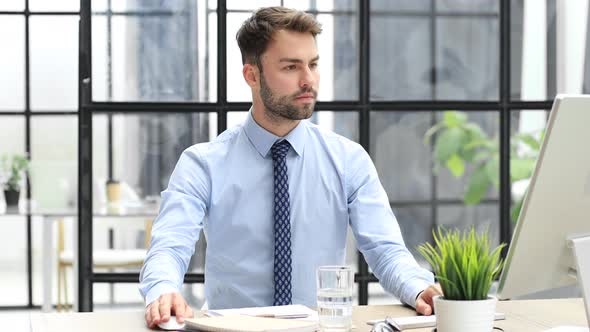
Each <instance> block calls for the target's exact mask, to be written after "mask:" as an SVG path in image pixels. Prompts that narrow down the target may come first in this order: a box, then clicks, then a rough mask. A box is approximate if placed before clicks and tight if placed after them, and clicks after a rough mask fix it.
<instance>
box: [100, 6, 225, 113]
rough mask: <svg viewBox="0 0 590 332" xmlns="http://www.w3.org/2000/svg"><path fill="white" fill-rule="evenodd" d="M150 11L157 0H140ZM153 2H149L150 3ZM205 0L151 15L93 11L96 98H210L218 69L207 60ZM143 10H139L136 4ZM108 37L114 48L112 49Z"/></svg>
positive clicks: (133, 99)
mask: <svg viewBox="0 0 590 332" xmlns="http://www.w3.org/2000/svg"><path fill="white" fill-rule="evenodd" d="M158 3H159V2H158ZM137 4H138V7H141V8H142V9H145V10H151V9H150V8H152V7H153V6H155V5H154V2H146V3H145V4H144V2H138V3H137ZM150 4H151V5H150ZM204 6H205V3H204V2H202V1H199V2H192V1H185V2H172V3H166V5H165V6H160V8H159V11H158V12H157V13H154V14H150V15H143V16H138V15H137V14H134V13H131V14H129V15H115V16H114V17H113V18H112V23H111V24H112V26H111V27H112V28H111V30H110V31H111V32H110V33H109V28H108V24H109V23H108V22H109V20H108V17H107V16H106V15H103V14H100V13H97V14H95V15H94V16H93V24H92V25H93V26H92V43H93V48H92V51H93V76H94V79H93V99H94V100H96V101H159V102H161V101H212V100H214V99H212V98H211V97H210V96H211V92H210V89H211V88H212V87H214V86H216V82H215V81H216V76H215V75H216V71H215V70H211V68H214V67H210V66H213V65H215V62H213V63H208V61H210V59H209V56H210V54H209V50H208V45H207V44H206V41H207V38H206V36H207V34H209V33H210V31H209V30H210V29H211V28H214V27H215V25H213V24H211V23H210V22H207V21H206V18H207V16H206V14H205V7H204ZM138 10H139V9H138ZM109 42H110V45H111V49H109V46H108V45H109Z"/></svg>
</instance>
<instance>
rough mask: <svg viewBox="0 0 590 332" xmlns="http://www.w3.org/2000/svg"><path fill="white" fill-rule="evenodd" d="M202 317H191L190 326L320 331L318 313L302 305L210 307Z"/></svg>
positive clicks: (243, 331) (236, 331) (233, 331)
mask: <svg viewBox="0 0 590 332" xmlns="http://www.w3.org/2000/svg"><path fill="white" fill-rule="evenodd" d="M205 316H207V317H202V318H187V319H186V320H185V323H186V328H187V329H189V330H193V329H194V330H198V331H228V332H271V331H272V332H290V331H301V332H305V331H310V332H311V331H316V330H317V329H318V315H317V312H315V311H314V310H311V309H309V308H308V307H306V306H302V305H286V306H278V307H256V308H240V309H223V310H208V311H206V312H205Z"/></svg>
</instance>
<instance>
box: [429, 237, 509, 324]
mask: <svg viewBox="0 0 590 332" xmlns="http://www.w3.org/2000/svg"><path fill="white" fill-rule="evenodd" d="M432 233H433V236H434V242H435V245H436V247H434V246H432V245H431V244H430V243H425V244H423V245H421V246H419V247H418V251H419V252H420V254H421V255H422V256H424V258H426V260H427V261H428V263H430V265H431V266H432V268H433V270H434V274H435V276H436V279H437V280H438V282H439V283H440V286H441V289H442V292H443V295H442V296H436V297H435V298H434V312H435V314H436V331H437V332H458V331H469V332H479V331H482V332H483V331H485V332H489V331H492V329H493V324H494V314H495V311H496V302H497V299H496V298H495V297H491V296H489V295H488V292H489V291H490V288H491V286H492V282H493V281H494V280H495V279H496V277H497V276H498V274H499V273H500V271H501V269H502V263H503V262H502V259H501V258H500V252H501V250H502V248H503V247H504V246H505V244H501V245H499V246H498V247H496V248H495V249H493V250H492V249H491V248H490V241H489V239H488V232H487V230H486V231H484V232H482V233H481V234H477V233H476V231H475V228H474V227H471V229H470V230H468V231H464V232H460V231H459V230H446V231H445V230H443V229H441V228H439V229H438V232H435V231H433V232H432Z"/></svg>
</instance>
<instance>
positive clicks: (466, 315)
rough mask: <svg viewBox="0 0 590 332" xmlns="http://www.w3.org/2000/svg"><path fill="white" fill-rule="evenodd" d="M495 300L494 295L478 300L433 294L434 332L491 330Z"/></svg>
mask: <svg viewBox="0 0 590 332" xmlns="http://www.w3.org/2000/svg"><path fill="white" fill-rule="evenodd" d="M497 301H498V300H497V299H496V298H494V297H488V299H487V300H479V301H453V300H445V299H444V298H443V297H442V296H435V297H434V313H435V314H436V332H490V331H492V329H493V327H494V314H495V312H496V302H497Z"/></svg>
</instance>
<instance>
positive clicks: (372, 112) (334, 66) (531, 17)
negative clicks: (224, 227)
mask: <svg viewBox="0 0 590 332" xmlns="http://www.w3.org/2000/svg"><path fill="white" fill-rule="evenodd" d="M268 5H285V6H290V7H295V8H298V9H301V10H306V11H308V12H309V13H312V14H313V15H316V17H317V18H318V20H319V21H320V22H321V23H322V24H324V32H323V33H322V34H321V35H320V37H319V38H318V47H319V50H320V53H321V55H322V73H321V74H322V86H321V89H320V91H321V92H320V96H319V100H320V101H319V103H318V105H317V108H316V113H315V114H314V117H313V118H312V121H314V122H316V123H319V124H320V125H323V126H326V127H327V128H330V129H332V130H334V131H336V132H337V133H340V134H342V135H344V136H346V137H349V138H351V139H353V140H355V141H358V142H359V143H360V144H361V145H363V147H364V148H365V149H366V150H367V151H368V152H369V154H370V155H371V157H372V158H373V161H374V162H375V165H376V166H377V169H378V172H379V174H380V177H381V181H382V183H383V185H384V187H385V188H386V191H387V193H388V195H389V198H390V201H391V206H392V209H393V210H394V213H395V214H396V216H397V218H398V221H399V223H400V226H401V229H402V232H403V234H404V237H405V238H406V241H407V243H408V246H409V247H410V249H411V250H413V249H414V247H415V245H416V244H418V243H420V242H423V241H427V240H429V237H430V229H431V228H432V226H435V225H441V224H452V225H456V226H466V225H470V224H477V225H482V226H483V225H489V226H490V228H491V230H492V233H493V234H494V238H495V239H496V240H498V241H503V242H508V241H509V240H510V237H511V231H512V228H513V225H514V224H513V221H512V218H513V216H512V214H513V211H514V208H515V207H516V206H517V204H518V195H519V193H520V191H522V186H525V185H526V179H524V178H523V176H524V175H526V172H527V170H528V169H530V167H531V166H530V164H531V163H534V161H533V160H534V158H535V149H534V144H533V146H529V145H527V144H526V143H524V142H521V141H519V139H520V138H519V137H521V136H522V135H530V137H531V138H533V139H537V140H538V139H539V137H540V135H542V131H543V129H542V128H544V125H545V123H546V115H547V114H546V113H547V112H548V110H549V109H550V107H551V101H552V99H553V98H554V96H555V95H556V94H557V93H563V92H567V93H589V92H590V91H589V90H590V62H588V61H586V59H587V58H589V57H590V55H589V54H590V43H589V42H588V40H589V37H588V36H590V24H587V17H588V16H589V15H588V10H589V9H588V8H580V7H578V5H577V4H576V3H575V2H572V3H569V2H567V3H565V2H564V3H561V2H558V1H555V0H546V1H541V2H540V3H535V5H534V6H533V5H531V2H530V1H528V2H527V1H524V0H517V1H508V0H477V1H463V0H420V1H415V0H413V1H406V0H393V1H389V0H387V1H386V0H371V1H364V0H337V1H336V0H335V1H323V0H322V1H317V0H309V1H291V0H260V1H255V2H252V1H249V2H243V1H234V0H226V1H224V0H219V1H214V0H208V1H197V2H194V1H188V0H178V1H172V2H166V4H164V5H162V3H161V2H159V1H112V0H96V1H92V2H86V1H82V2H78V1H75V0H68V1H60V2H59V3H55V4H54V3H47V2H46V1H41V0H12V1H3V2H2V3H1V4H0V27H2V29H0V30H1V31H5V32H8V31H10V33H0V43H2V45H3V46H5V49H7V50H10V51H9V52H4V53H3V54H2V56H1V57H2V61H0V71H2V73H3V75H4V77H7V78H8V79H7V80H4V81H5V82H10V84H5V85H2V91H4V92H5V93H2V94H0V129H1V130H0V138H2V139H3V141H9V142H11V144H0V154H5V153H15V152H18V153H25V154H28V155H29V158H30V159H31V161H32V162H31V172H30V173H29V176H28V177H27V179H26V181H24V182H23V184H22V187H23V188H22V189H23V193H24V194H23V195H24V198H25V202H28V203H30V204H27V206H25V208H24V209H23V210H22V211H20V212H19V214H18V215H7V214H6V213H4V214H0V218H3V219H10V220H7V221H6V222H7V225H8V224H10V225H12V226H14V227H13V229H14V230H13V231H11V234H12V235H13V236H11V237H12V238H18V239H20V240H19V241H20V243H22V244H23V245H22V246H21V247H18V248H19V249H18V250H16V251H14V252H17V254H16V256H15V255H13V256H10V255H8V251H3V256H0V261H1V262H2V263H3V265H4V263H6V264H8V265H10V264H11V263H10V262H11V260H12V261H17V262H19V263H18V264H15V265H10V266H14V267H15V268H14V269H11V273H12V272H14V275H15V276H17V278H20V279H19V280H20V282H21V285H20V286H18V287H13V288H12V289H11V291H12V292H15V294H16V293H18V295H15V296H14V297H12V299H14V301H12V300H7V301H6V302H5V303H4V302H2V303H0V307H1V308H15V307H16V308H21V307H28V308H32V307H36V306H38V305H39V304H40V303H41V299H42V296H41V287H40V280H41V276H39V275H38V273H40V271H41V267H40V264H41V263H40V262H41V258H42V256H41V255H40V254H39V250H40V247H41V245H40V242H39V241H38V239H39V238H40V235H41V229H40V227H42V223H43V222H42V221H38V220H37V217H35V211H36V210H35V209H37V211H38V210H39V209H42V208H51V207H53V208H67V209H76V208H77V207H78V202H80V203H79V207H80V209H79V211H78V220H79V227H78V232H79V233H78V237H79V247H78V249H79V250H80V253H81V255H80V264H79V268H78V270H77V272H78V276H79V280H78V285H79V292H78V302H79V305H80V307H79V309H80V310H82V311H88V310H91V309H92V307H93V305H94V304H96V305H102V304H104V303H106V304H107V305H111V304H118V303H121V304H128V303H129V302H134V301H137V300H138V295H134V296H129V297H127V296H126V295H125V294H127V293H130V292H131V291H129V292H128V291H127V290H128V289H132V288H134V285H132V284H134V283H136V282H137V270H136V269H135V270H134V269H133V268H131V269H128V270H121V269H114V270H93V269H92V266H91V264H90V258H91V257H92V251H93V250H100V249H104V248H105V247H113V248H122V249H132V248H140V247H142V246H145V241H143V240H145V237H146V236H147V233H146V230H145V227H144V226H143V219H144V218H143V217H141V218H139V221H137V220H136V221H135V222H134V221H132V222H130V223H129V225H131V224H133V223H138V224H139V225H140V226H139V227H135V226H137V225H135V226H133V227H132V226H129V227H130V228H134V227H135V228H138V229H134V230H126V229H125V228H126V227H127V226H126V225H127V223H120V224H117V225H115V226H113V227H110V226H109V222H111V221H109V220H105V219H104V218H102V217H99V216H96V215H95V214H96V211H93V209H97V208H98V207H100V204H102V203H104V201H103V198H101V197H104V195H105V191H106V181H108V180H109V179H110V180H119V181H121V182H125V183H126V185H128V186H129V188H130V189H131V190H130V191H128V192H127V194H128V195H130V196H129V197H134V196H133V194H135V195H137V197H138V198H139V199H140V200H144V201H145V200H147V201H150V200H156V198H154V197H156V196H157V193H158V192H159V190H161V189H162V186H163V185H164V184H165V182H166V178H167V176H168V175H169V171H170V169H171V167H173V165H174V163H175V161H176V160H175V153H178V151H179V150H181V149H182V148H183V147H186V146H189V145H191V144H193V143H196V142H201V141H207V140H210V139H211V138H212V137H214V136H215V135H217V134H218V133H220V132H222V131H223V130H225V129H226V128H227V127H228V126H232V125H234V124H236V123H239V122H240V121H241V119H242V118H243V114H244V112H246V111H247V110H248V108H249V106H250V105H249V103H248V100H249V94H248V90H247V87H246V86H245V85H244V84H242V79H241V77H240V75H237V74H236V72H239V68H240V66H241V61H240V58H239V56H237V55H239V53H236V52H237V46H236V45H235V31H236V29H237V27H238V25H239V23H241V21H242V20H243V19H244V18H245V17H247V16H248V15H249V13H250V12H251V11H252V10H253V9H255V8H258V7H261V6H268ZM78 18H80V19H81V20H80V25H79V27H80V29H79V30H78ZM539 27H542V28H541V31H542V32H541V33H539V32H538V31H539ZM581 27H585V31H582V30H583V28H581ZM78 31H79V34H80V35H79V36H78ZM49 36H60V38H49ZM78 37H79V38H78ZM584 38H586V39H584ZM78 41H80V43H79V42H78ZM563 59H567V61H563ZM79 60H80V61H79ZM76 74H78V75H76ZM78 109H79V110H80V112H79V113H78ZM448 111H457V112H462V114H464V115H465V116H466V118H467V120H468V122H469V123H471V124H473V125H477V126H478V127H480V128H481V130H482V131H483V132H485V133H486V134H487V137H488V139H489V143H490V144H492V145H493V146H495V147H497V152H496V154H495V156H497V160H494V161H493V162H495V163H496V164H494V163H493V162H490V165H492V166H489V167H488V168H489V169H488V180H489V181H490V183H491V184H490V185H489V186H488V187H486V190H485V192H483V193H480V195H479V196H480V199H479V201H478V202H477V203H476V204H474V205H469V204H466V203H465V201H464V198H465V197H464V196H465V191H466V190H465V188H466V187H469V183H470V181H471V178H472V175H473V174H474V173H475V172H476V166H475V165H466V167H465V171H464V175H463V176H461V177H455V176H453V175H452V174H451V172H450V171H449V170H448V169H446V168H444V167H442V168H441V169H439V171H438V172H434V171H432V170H433V168H434V167H435V166H436V160H435V157H436V156H435V154H434V151H435V150H436V144H437V143H436V142H437V141H438V137H437V136H434V137H433V140H432V141H431V142H430V143H429V144H425V143H424V140H423V139H424V135H425V133H426V132H427V131H428V130H429V129H430V128H431V127H432V126H434V125H436V124H437V123H440V122H441V121H443V120H444V117H445V114H446V113H447V112H448ZM183 128H184V129H183ZM78 131H79V133H78ZM126 140H127V141H128V143H132V142H136V143H137V144H138V146H139V147H140V148H139V149H137V151H134V150H133V149H131V148H130V145H129V144H123V143H122V142H125V141H126ZM529 142H531V141H530V140H529ZM511 143H512V144H511ZM176 157H177V156H176ZM127 165H129V167H127ZM76 168H77V169H78V170H79V176H80V178H78V176H77V174H75V171H74V169H76ZM47 172H51V173H52V174H55V175H56V176H54V177H49V176H46V173H47ZM523 174H524V175H523ZM78 190H79V195H78ZM56 192H57V193H59V194H55V195H51V193H56ZM101 202H102V203H101ZM107 219H108V218H107ZM12 226H11V227H12ZM11 229H12V228H11ZM67 229H69V232H72V231H73V229H71V228H67ZM70 234H71V233H70ZM70 245H72V244H70ZM197 245H198V246H200V247H199V248H198V250H197V251H198V252H202V251H204V250H205V247H206V244H204V243H201V244H197ZM349 245H350V246H354V241H353V240H352V239H351V240H350V241H349ZM9 256H10V257H9ZM349 256H350V257H349V259H350V261H351V262H353V261H354V262H355V265H356V273H357V277H356V280H357V288H356V289H357V298H358V303H359V304H365V303H382V302H383V301H389V300H390V298H389V297H384V296H383V294H384V293H383V291H382V290H381V289H380V286H379V285H378V284H377V283H375V281H376V279H375V278H374V277H373V276H372V275H371V273H370V270H369V269H368V267H367V266H366V264H365V263H364V261H363V259H362V257H361V256H359V255H357V254H356V252H355V251H354V250H352V252H351V254H350V255H349ZM198 257H199V255H198V254H197V255H196V256H195V259H194V260H195V261H194V262H193V263H192V264H193V265H192V267H191V270H190V272H191V273H189V274H188V275H187V277H186V281H187V285H186V288H187V290H186V292H187V294H193V295H194V296H195V298H194V299H193V300H194V302H193V303H198V301H199V296H201V295H200V294H202V285H199V283H202V282H203V279H204V276H203V274H202V272H203V271H202V269H201V268H200V266H202V264H203V262H202V261H199V259H198ZM417 258H418V259H419V261H420V258H419V257H418V256H417ZM193 283H197V285H193ZM72 284H73V283H71V285H70V286H69V287H73V286H72ZM95 284H96V285H95ZM369 284H370V287H369ZM191 288H192V290H191ZM105 289H109V291H110V290H113V291H114V293H117V294H123V295H117V296H115V298H114V299H113V298H112V297H111V296H105V294H104V290H105ZM119 289H121V291H118V290H119ZM93 293H95V294H97V296H95V297H93ZM98 293H100V295H98ZM70 301H71V298H70Z"/></svg>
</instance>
